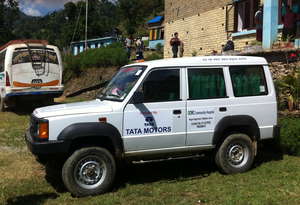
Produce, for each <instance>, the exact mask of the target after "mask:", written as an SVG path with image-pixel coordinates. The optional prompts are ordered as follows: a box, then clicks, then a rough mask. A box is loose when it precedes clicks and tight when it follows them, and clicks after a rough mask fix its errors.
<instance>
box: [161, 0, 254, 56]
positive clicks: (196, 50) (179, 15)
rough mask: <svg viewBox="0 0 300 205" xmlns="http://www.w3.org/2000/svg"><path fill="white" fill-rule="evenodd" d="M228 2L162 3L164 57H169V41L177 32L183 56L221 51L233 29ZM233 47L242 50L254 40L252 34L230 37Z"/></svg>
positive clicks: (177, 0)
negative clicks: (182, 48) (163, 7)
mask: <svg viewBox="0 0 300 205" xmlns="http://www.w3.org/2000/svg"><path fill="white" fill-rule="evenodd" d="M229 2H232V1H231V0H210V1H209V3H208V1H207V0H206V1H204V0H165V40H166V44H165V47H164V57H165V58H170V57H171V56H172V51H171V46H170V45H169V41H170V39H171V38H172V34H174V33H175V32H178V33H179V38H180V39H181V40H182V41H183V43H184V56H192V55H193V54H196V55H198V56H199V55H208V54H210V53H212V51H217V52H221V50H222V45H225V44H226V42H227V40H228V38H229V36H230V35H231V33H232V32H233V30H234V7H233V6H232V5H228V3H229ZM232 40H233V41H234V44H235V48H236V49H237V50H242V49H243V48H244V47H245V46H247V45H249V44H251V42H252V41H254V40H255V34H249V35H243V36H237V37H233V38H232Z"/></svg>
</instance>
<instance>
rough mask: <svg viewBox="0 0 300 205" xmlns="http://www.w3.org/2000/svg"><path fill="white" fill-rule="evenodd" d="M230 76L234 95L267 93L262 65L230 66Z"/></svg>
mask: <svg viewBox="0 0 300 205" xmlns="http://www.w3.org/2000/svg"><path fill="white" fill-rule="evenodd" d="M230 76H231V81H232V86H233V91H234V95H235V96H236V97H247V96H258V95H267V94H268V88H267V83H266V78H265V73H264V69H263V67H262V66H257V65H254V66H249V65H248V66H231V67H230Z"/></svg>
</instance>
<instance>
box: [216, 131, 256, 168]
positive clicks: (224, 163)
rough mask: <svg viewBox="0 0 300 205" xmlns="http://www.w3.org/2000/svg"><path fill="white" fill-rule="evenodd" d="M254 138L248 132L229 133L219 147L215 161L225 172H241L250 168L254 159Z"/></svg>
mask: <svg viewBox="0 0 300 205" xmlns="http://www.w3.org/2000/svg"><path fill="white" fill-rule="evenodd" d="M254 151H255V150H254V147H253V144H252V140H251V139H250V137H249V136H248V135H246V134H242V133H238V134H231V135H229V136H228V137H227V138H226V139H225V140H224V141H223V143H222V144H221V146H220V147H219V149H218V151H217V153H216V156H215V161H216V164H217V166H218V167H219V168H220V169H221V171H222V172H223V173H225V174H234V173H241V172H245V171H247V170H249V169H250V168H251V166H252V164H253V161H254V155H255V154H254V153H255V152H254Z"/></svg>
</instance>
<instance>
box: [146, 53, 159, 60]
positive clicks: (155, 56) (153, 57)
mask: <svg viewBox="0 0 300 205" xmlns="http://www.w3.org/2000/svg"><path fill="white" fill-rule="evenodd" d="M159 59H163V56H162V54H160V53H151V54H150V55H148V56H146V58H145V60H146V61H152V60H159Z"/></svg>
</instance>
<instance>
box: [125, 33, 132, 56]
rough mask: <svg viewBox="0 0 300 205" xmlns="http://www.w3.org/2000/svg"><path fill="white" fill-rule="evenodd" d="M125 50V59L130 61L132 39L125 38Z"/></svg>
mask: <svg viewBox="0 0 300 205" xmlns="http://www.w3.org/2000/svg"><path fill="white" fill-rule="evenodd" d="M125 48H126V52H127V58H128V59H130V57H131V48H132V37H127V38H126V39H125Z"/></svg>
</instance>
